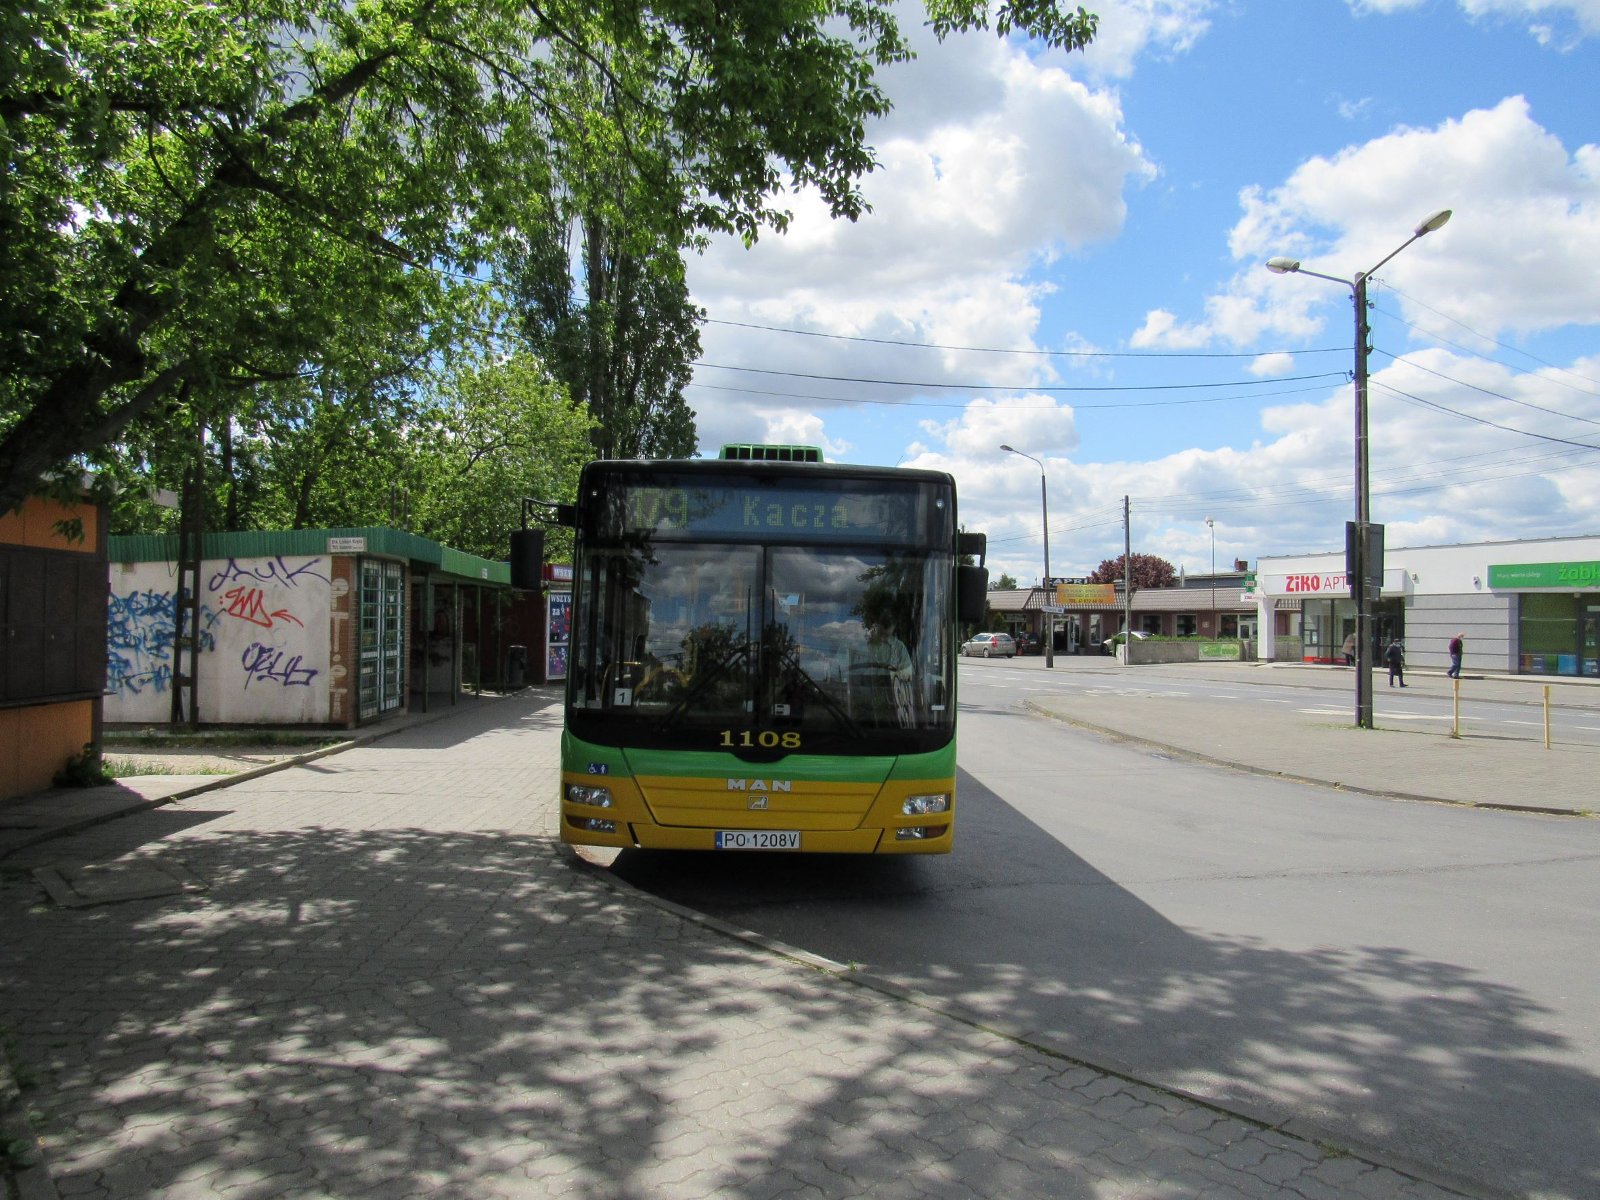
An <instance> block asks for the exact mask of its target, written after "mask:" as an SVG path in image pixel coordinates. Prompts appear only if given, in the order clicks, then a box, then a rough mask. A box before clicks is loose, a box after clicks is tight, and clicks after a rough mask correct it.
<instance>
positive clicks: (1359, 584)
mask: <svg viewBox="0 0 1600 1200" xmlns="http://www.w3.org/2000/svg"><path fill="white" fill-rule="evenodd" d="M1449 219H1450V210H1449V209H1448V208H1441V209H1440V210H1439V211H1438V212H1436V213H1433V214H1432V215H1431V216H1429V217H1427V218H1426V219H1424V220H1423V222H1422V223H1421V224H1420V225H1418V226H1417V227H1416V228H1415V229H1414V230H1412V231H1411V236H1410V237H1408V238H1407V239H1406V240H1405V241H1404V242H1402V243H1401V244H1400V245H1399V246H1396V247H1395V248H1394V249H1393V250H1391V251H1390V252H1389V253H1388V255H1386V256H1385V257H1384V258H1383V259H1382V260H1381V261H1380V262H1379V263H1378V266H1377V267H1373V268H1372V269H1371V270H1369V271H1362V272H1360V273H1359V274H1357V275H1356V277H1355V278H1354V279H1342V278H1340V277H1339V276H1337V275H1324V274H1322V273H1321V272H1320V271H1308V270H1306V269H1305V268H1304V267H1302V266H1301V265H1300V262H1299V260H1298V259H1293V258H1269V259H1268V260H1267V270H1269V271H1275V272H1277V273H1278V274H1279V275H1287V274H1291V273H1298V274H1300V275H1311V276H1314V277H1315V278H1317V279H1326V280H1329V281H1331V282H1333V283H1342V284H1344V286H1345V287H1347V288H1349V289H1350V296H1351V299H1352V300H1353V301H1354V303H1355V310H1356V370H1355V392H1356V406H1355V407H1356V520H1355V537H1354V538H1353V539H1351V541H1352V547H1351V551H1352V552H1351V555H1350V558H1351V559H1352V561H1351V563H1350V564H1349V565H1350V567H1351V568H1352V571H1353V573H1354V575H1355V579H1354V580H1353V581H1352V587H1353V589H1354V592H1355V601H1356V727H1357V728H1359V729H1371V728H1372V583H1371V579H1370V578H1369V576H1370V575H1371V570H1370V567H1369V563H1368V557H1369V551H1370V549H1371V546H1370V540H1371V536H1372V520H1371V518H1372V497H1371V491H1370V485H1369V482H1368V476H1367V355H1368V354H1369V353H1370V351H1371V347H1370V346H1368V345H1367V339H1368V338H1369V337H1370V335H1371V329H1370V328H1369V327H1368V325H1367V280H1368V279H1370V278H1371V277H1372V276H1373V275H1374V274H1376V273H1377V270H1378V267H1381V266H1383V265H1384V263H1386V262H1388V261H1389V259H1391V258H1393V257H1394V256H1395V255H1396V254H1399V253H1400V251H1402V250H1404V249H1405V248H1406V247H1407V246H1409V245H1411V243H1412V242H1414V241H1416V240H1417V239H1418V238H1419V237H1422V236H1423V235H1424V234H1428V233H1432V232H1433V231H1434V230H1435V229H1438V228H1440V227H1441V226H1443V225H1444V223H1445V222H1446V221H1448V220H1449ZM1379 570H1380V571H1381V570H1382V564H1381V563H1380V564H1379Z"/></svg>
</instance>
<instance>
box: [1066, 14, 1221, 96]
mask: <svg viewBox="0 0 1600 1200" xmlns="http://www.w3.org/2000/svg"><path fill="white" fill-rule="evenodd" d="M1087 7H1090V8H1091V10H1092V11H1094V12H1096V13H1098V14H1099V16H1100V26H1099V31H1098V33H1097V34H1096V35H1095V39H1094V42H1093V43H1092V44H1091V45H1090V46H1089V48H1088V49H1087V50H1085V51H1084V53H1083V55H1082V61H1083V63H1084V64H1085V66H1086V68H1087V69H1088V70H1089V71H1090V72H1091V73H1092V74H1094V75H1098V76H1099V77H1101V78H1105V79H1125V78H1127V77H1128V76H1130V75H1132V74H1133V69H1134V65H1135V63H1137V62H1138V61H1139V60H1140V59H1141V58H1146V57H1151V56H1154V57H1157V58H1170V57H1174V56H1176V55H1179V54H1183V53H1186V52H1188V51H1189V50H1190V49H1191V48H1192V47H1193V46H1194V44H1195V42H1196V41H1198V40H1199V39H1200V38H1201V37H1203V36H1204V35H1205V33H1206V30H1207V29H1209V28H1210V25H1211V22H1210V21H1209V20H1208V19H1207V14H1209V13H1210V12H1211V11H1212V10H1213V9H1215V8H1216V7H1217V0H1100V2H1099V3H1097V4H1094V5H1092V6H1087Z"/></svg>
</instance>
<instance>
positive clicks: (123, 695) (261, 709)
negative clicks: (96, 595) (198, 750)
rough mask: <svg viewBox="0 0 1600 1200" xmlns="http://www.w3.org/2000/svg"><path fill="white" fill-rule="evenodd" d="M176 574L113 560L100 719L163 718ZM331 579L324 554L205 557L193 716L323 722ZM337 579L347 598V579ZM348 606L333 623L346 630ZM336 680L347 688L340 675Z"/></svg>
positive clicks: (173, 662)
mask: <svg viewBox="0 0 1600 1200" xmlns="http://www.w3.org/2000/svg"><path fill="white" fill-rule="evenodd" d="M176 573H177V568H176V566H175V565H174V564H171V563H113V564H112V565H111V570H110V575H111V600H110V624H109V629H110V638H109V641H110V644H109V646H108V653H109V665H108V668H107V673H106V674H107V678H106V688H107V695H106V700H105V719H106V720H107V721H112V722H117V723H134V724H162V723H165V722H167V721H168V720H169V719H170V716H171V707H172V683H173V675H174V673H175V671H176V669H177V659H176V649H175V647H174V646H173V612H174V607H175V605H176V596H177V579H176ZM333 580H334V570H333V561H332V560H331V559H330V558H328V557H325V556H314V557H299V556H294V557H290V556H283V555H274V556H270V557H264V558H245V559H232V558H228V559H208V560H206V561H205V562H204V563H203V564H201V569H200V622H199V624H200V662H199V667H198V670H197V677H198V684H197V687H196V696H197V701H198V702H197V705H196V710H197V715H198V719H199V720H201V721H203V722H207V723H217V724H265V725H318V724H325V723H328V722H329V721H330V719H331V717H330V684H331V682H332V679H331V672H330V666H331V662H330V659H331V657H332V649H331V644H330V643H331V639H330V625H331V624H333V623H334V619H333V600H334V583H333ZM341 584H342V585H343V590H344V593H346V594H347V593H348V584H346V583H344V582H343V581H342V580H341ZM341 598H342V597H341ZM348 607H349V606H348V604H345V605H344V606H343V611H342V612H341V613H340V616H341V617H342V618H343V620H341V621H339V622H338V623H339V624H340V625H341V629H340V632H341V633H345V634H347V633H348V631H347V630H346V629H344V628H343V626H345V625H348V624H349V623H350V621H349V616H348ZM341 650H342V652H341V654H340V659H341V662H340V665H341V666H344V667H347V668H348V661H347V660H346V659H345V654H346V653H347V652H348V651H347V649H345V648H343V647H342V648H341ZM342 682H343V684H344V686H348V681H347V680H345V681H342ZM341 695H343V693H341ZM345 707H348V704H346V705H345ZM341 715H342V716H344V715H347V714H341Z"/></svg>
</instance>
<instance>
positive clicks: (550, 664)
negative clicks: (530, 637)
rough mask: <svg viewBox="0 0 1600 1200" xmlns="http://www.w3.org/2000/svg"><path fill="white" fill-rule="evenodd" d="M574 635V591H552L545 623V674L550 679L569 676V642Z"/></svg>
mask: <svg viewBox="0 0 1600 1200" xmlns="http://www.w3.org/2000/svg"><path fill="white" fill-rule="evenodd" d="M571 636H572V593H571V592H551V593H550V597H549V610H548V613H547V616H546V625H545V639H544V641H545V653H544V663H545V675H544V677H545V678H546V679H548V680H556V679H565V678H566V677H567V643H568V641H569V640H570V638H571Z"/></svg>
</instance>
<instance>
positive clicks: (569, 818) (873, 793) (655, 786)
mask: <svg viewBox="0 0 1600 1200" xmlns="http://www.w3.org/2000/svg"><path fill="white" fill-rule="evenodd" d="M561 795H562V799H561V840H562V841H564V842H568V843H571V844H573V845H583V846H614V847H619V848H632V847H638V848H640V849H647V850H718V849H724V850H775V851H798V852H800V853H814V854H948V853H949V852H950V847H951V842H952V835H953V832H954V820H955V779H954V778H953V777H946V778H939V779H914V780H907V779H890V780H888V781H886V782H885V783H883V784H882V785H881V786H880V785H874V784H870V783H861V782H856V781H850V782H839V781H809V780H798V779H797V780H792V781H791V780H778V779H770V780H768V779H762V778H752V779H729V778H726V777H722V776H718V777H695V776H638V777H635V778H630V777H628V776H625V775H611V774H607V775H598V776H597V775H593V774H585V773H580V772H575V771H568V772H564V773H563V775H562V779H561Z"/></svg>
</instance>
